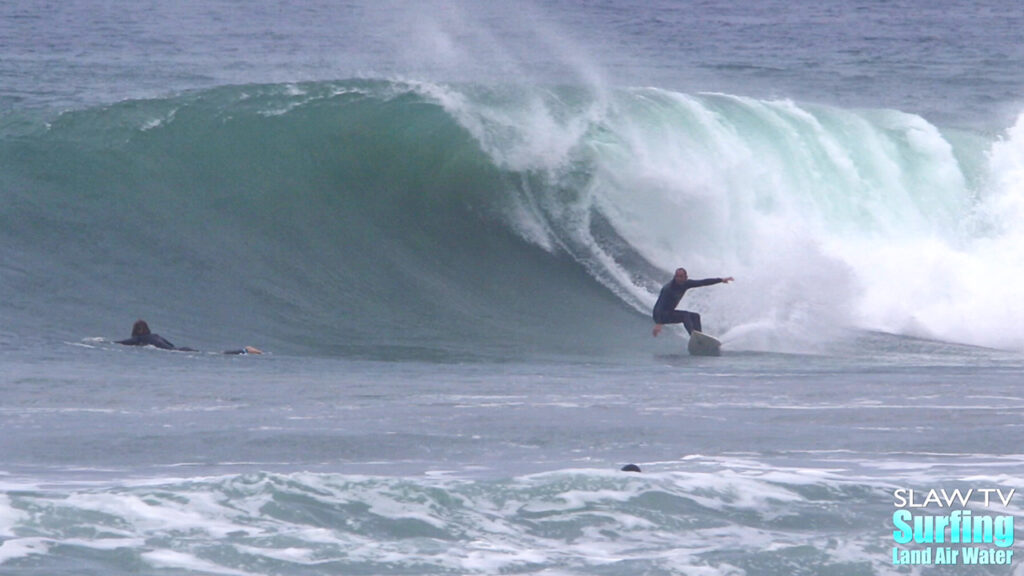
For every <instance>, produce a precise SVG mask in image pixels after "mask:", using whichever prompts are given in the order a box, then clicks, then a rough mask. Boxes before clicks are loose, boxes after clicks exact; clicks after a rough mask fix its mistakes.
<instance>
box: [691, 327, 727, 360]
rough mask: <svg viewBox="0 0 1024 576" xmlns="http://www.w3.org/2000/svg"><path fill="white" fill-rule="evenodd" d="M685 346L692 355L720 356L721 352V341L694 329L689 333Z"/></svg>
mask: <svg viewBox="0 0 1024 576" xmlns="http://www.w3.org/2000/svg"><path fill="white" fill-rule="evenodd" d="M686 348H687V350H689V351H690V354H691V355H692V356H720V355H721V354H722V350H721V348H722V343H721V342H719V341H718V339H717V338H715V337H714V336H708V335H707V334H704V333H703V332H697V331H696V330H695V331H694V332H693V333H692V334H690V344H689V345H688V346H687V347H686Z"/></svg>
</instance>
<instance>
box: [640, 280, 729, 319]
mask: <svg viewBox="0 0 1024 576" xmlns="http://www.w3.org/2000/svg"><path fill="white" fill-rule="evenodd" d="M729 282H732V276H729V277H727V278H705V279H704V280H690V279H689V277H688V276H687V274H686V269H685V268H678V269H676V274H675V277H673V278H672V281H671V282H669V283H668V284H665V285H664V286H663V287H662V288H661V293H660V294H658V301H657V302H656V303H655V304H654V311H653V312H652V314H651V316H652V317H653V318H654V336H657V335H658V334H660V333H661V328H662V326H664V325H665V324H682V325H683V326H684V327H685V328H686V332H687V333H690V334H692V333H693V332H694V331H697V332H700V331H701V329H700V328H701V327H700V314H697V313H696V312H690V311H687V310H676V306H678V305H679V301H680V300H682V299H683V294H686V291H687V290H689V289H690V288H697V287H699V286H711V285H712V284H720V283H726V284H728V283H729Z"/></svg>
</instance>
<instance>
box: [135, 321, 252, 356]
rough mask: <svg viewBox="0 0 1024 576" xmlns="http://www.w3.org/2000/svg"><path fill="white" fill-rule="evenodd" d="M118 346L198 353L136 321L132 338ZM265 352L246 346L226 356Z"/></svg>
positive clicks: (144, 323) (231, 351)
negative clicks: (176, 344) (178, 345)
mask: <svg viewBox="0 0 1024 576" xmlns="http://www.w3.org/2000/svg"><path fill="white" fill-rule="evenodd" d="M117 343H118V344H124V345H125V346H155V347H156V348H161V349H163V350H178V351H179V352H198V350H196V349H195V348H178V347H177V346H175V345H174V344H171V343H170V342H168V341H167V339H166V338H164V337H163V336H161V335H159V334H153V333H152V332H150V330H149V324H146V321H145V320H136V321H135V324H132V337H131V338H128V339H127V340H118V341H117ZM262 353H263V351H261V350H259V349H258V348H253V347H252V346H246V347H245V348H241V349H238V350H225V351H224V354H262Z"/></svg>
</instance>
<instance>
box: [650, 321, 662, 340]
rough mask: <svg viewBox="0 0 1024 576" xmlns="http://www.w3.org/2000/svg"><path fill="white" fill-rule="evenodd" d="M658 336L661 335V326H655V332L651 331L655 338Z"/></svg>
mask: <svg viewBox="0 0 1024 576" xmlns="http://www.w3.org/2000/svg"><path fill="white" fill-rule="evenodd" d="M658 334H661V324H655V325H654V330H652V331H651V335H652V336H654V337H655V338H657V337H658Z"/></svg>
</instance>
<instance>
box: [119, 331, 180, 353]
mask: <svg viewBox="0 0 1024 576" xmlns="http://www.w3.org/2000/svg"><path fill="white" fill-rule="evenodd" d="M117 343H118V344H124V345H125V346H155V347H157V348H162V349H164V350H181V351H182V352H196V350H193V349H191V348H178V347H177V346H175V345H174V344H171V343H170V342H168V341H167V340H166V339H165V338H164V337H163V336H161V335H159V334H140V335H138V336H132V337H131V338H129V339H127V340H118V342H117Z"/></svg>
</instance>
